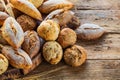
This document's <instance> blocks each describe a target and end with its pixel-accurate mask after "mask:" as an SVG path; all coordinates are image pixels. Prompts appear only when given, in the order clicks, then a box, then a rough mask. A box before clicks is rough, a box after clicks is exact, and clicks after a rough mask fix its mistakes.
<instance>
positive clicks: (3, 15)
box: [0, 11, 9, 25]
mask: <svg viewBox="0 0 120 80" xmlns="http://www.w3.org/2000/svg"><path fill="white" fill-rule="evenodd" d="M8 17H9V15H8V14H7V13H5V12H1V11H0V25H3V23H4V21H5V20H6V19H7V18H8Z"/></svg>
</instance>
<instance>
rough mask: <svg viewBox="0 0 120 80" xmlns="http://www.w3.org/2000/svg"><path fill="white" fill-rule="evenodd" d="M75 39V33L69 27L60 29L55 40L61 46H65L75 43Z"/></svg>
mask: <svg viewBox="0 0 120 80" xmlns="http://www.w3.org/2000/svg"><path fill="white" fill-rule="evenodd" d="M76 40H77V35H76V33H75V32H74V31H73V30H72V29H70V28H64V29H62V30H61V32H60V34H59V37H58V40H57V41H58V42H59V43H60V45H61V46H62V47H63V48H66V47H69V46H71V45H74V44H75V43H76Z"/></svg>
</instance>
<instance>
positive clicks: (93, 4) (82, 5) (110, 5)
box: [76, 0, 120, 10]
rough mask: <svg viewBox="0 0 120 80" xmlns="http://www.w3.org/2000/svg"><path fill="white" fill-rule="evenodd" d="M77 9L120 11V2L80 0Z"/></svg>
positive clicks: (113, 0) (115, 0)
mask: <svg viewBox="0 0 120 80" xmlns="http://www.w3.org/2000/svg"><path fill="white" fill-rule="evenodd" d="M76 7H77V9H80V10H81V9H82V10H110V9H111V10H112V9H113V10H118V9H120V0H78V2H77V3H76Z"/></svg>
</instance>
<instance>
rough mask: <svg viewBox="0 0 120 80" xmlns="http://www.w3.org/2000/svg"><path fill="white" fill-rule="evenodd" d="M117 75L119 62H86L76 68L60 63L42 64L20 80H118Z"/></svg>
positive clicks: (119, 68)
mask: <svg viewBox="0 0 120 80" xmlns="http://www.w3.org/2000/svg"><path fill="white" fill-rule="evenodd" d="M38 70H39V71H38ZM32 75H34V76H32ZM119 75H120V60H87V62H86V63H85V64H83V65H82V66H81V67H77V68H73V67H70V66H68V65H66V64H65V63H64V62H61V63H59V64H58V65H50V64H48V63H45V62H44V63H42V64H41V65H40V66H39V67H38V68H37V69H36V70H34V71H33V72H32V73H30V74H29V75H27V76H26V77H23V78H20V79H21V80H28V79H31V80H33V79H36V80H117V79H118V80H119V79H120V76H119Z"/></svg>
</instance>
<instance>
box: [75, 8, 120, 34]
mask: <svg viewBox="0 0 120 80" xmlns="http://www.w3.org/2000/svg"><path fill="white" fill-rule="evenodd" d="M75 12H76V16H78V17H79V19H80V21H81V24H84V23H94V24H97V25H100V26H101V27H104V28H105V29H106V30H107V32H110V33H120V10H78V11H75Z"/></svg>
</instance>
